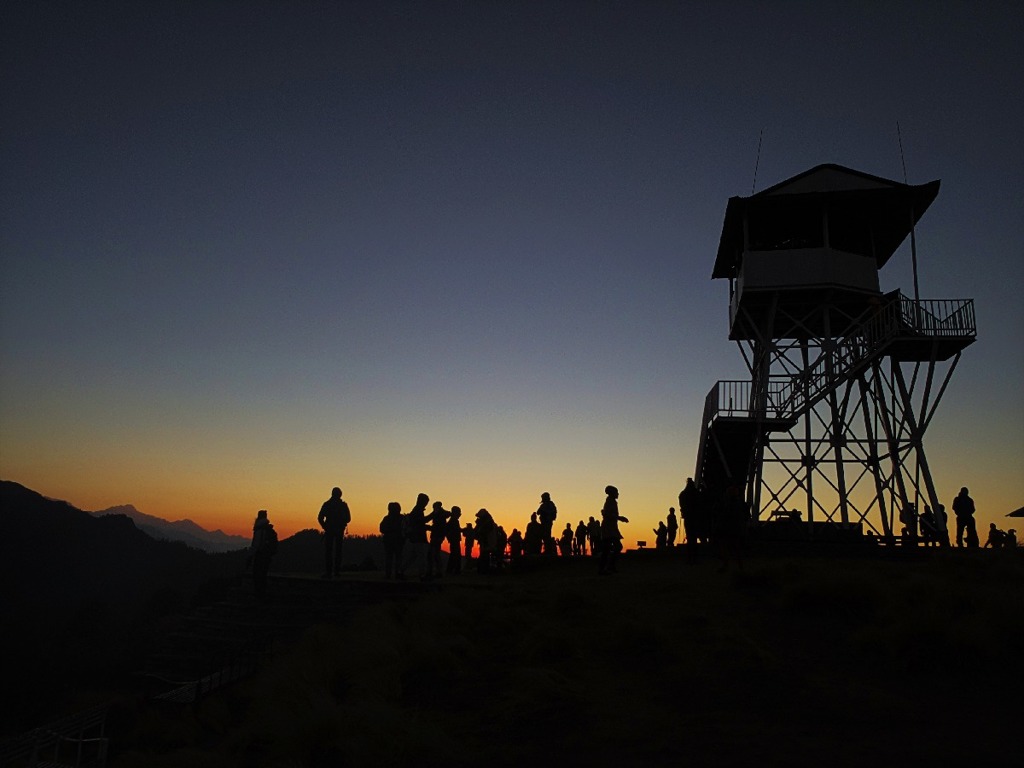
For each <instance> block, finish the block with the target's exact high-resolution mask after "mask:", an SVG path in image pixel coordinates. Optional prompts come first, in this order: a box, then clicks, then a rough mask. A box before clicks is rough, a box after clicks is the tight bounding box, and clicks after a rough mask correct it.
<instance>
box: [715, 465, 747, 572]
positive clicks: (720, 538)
mask: <svg viewBox="0 0 1024 768" xmlns="http://www.w3.org/2000/svg"><path fill="white" fill-rule="evenodd" d="M749 522H750V506H749V505H748V504H747V502H746V501H745V500H744V498H743V495H742V494H741V493H740V489H739V487H738V486H736V485H730V486H729V487H728V488H726V489H725V493H724V494H723V496H722V500H721V503H720V504H719V507H718V509H717V510H716V515H715V543H716V544H717V546H718V553H719V557H720V558H721V559H722V567H721V568H719V570H720V571H724V570H725V569H726V568H727V567H728V566H729V561H730V560H731V559H735V560H736V563H737V564H738V565H739V566H740V567H741V568H742V567H743V539H744V536H745V535H746V531H747V524H748V523H749Z"/></svg>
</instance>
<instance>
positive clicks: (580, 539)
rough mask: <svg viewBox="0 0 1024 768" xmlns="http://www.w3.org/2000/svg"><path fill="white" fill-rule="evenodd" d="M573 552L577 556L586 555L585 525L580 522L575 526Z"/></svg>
mask: <svg viewBox="0 0 1024 768" xmlns="http://www.w3.org/2000/svg"><path fill="white" fill-rule="evenodd" d="M573 552H574V553H575V554H577V555H579V556H581V557H582V556H583V555H585V554H587V524H586V523H584V522H583V521H582V520H580V524H579V525H577V526H576V540H575V542H574V549H573Z"/></svg>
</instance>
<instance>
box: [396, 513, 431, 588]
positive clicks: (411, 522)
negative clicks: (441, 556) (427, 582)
mask: <svg viewBox="0 0 1024 768" xmlns="http://www.w3.org/2000/svg"><path fill="white" fill-rule="evenodd" d="M429 501H430V498H429V497H428V496H427V494H425V493H421V494H420V495H419V496H417V497H416V503H415V504H414V505H413V508H412V509H410V510H409V514H408V515H406V517H405V559H404V560H403V562H402V575H403V576H404V575H405V574H406V571H407V570H408V568H409V566H413V567H414V568H415V569H416V575H417V576H419V577H420V578H421V579H425V578H427V516H426V509H427V504H428V502H429Z"/></svg>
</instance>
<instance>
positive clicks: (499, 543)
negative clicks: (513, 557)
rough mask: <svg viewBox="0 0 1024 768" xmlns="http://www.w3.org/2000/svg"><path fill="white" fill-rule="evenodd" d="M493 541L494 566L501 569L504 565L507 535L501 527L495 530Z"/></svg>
mask: <svg viewBox="0 0 1024 768" xmlns="http://www.w3.org/2000/svg"><path fill="white" fill-rule="evenodd" d="M494 539H495V545H494V555H495V557H494V565H495V566H497V567H498V568H502V567H504V565H505V550H506V549H508V534H507V533H505V529H504V528H503V527H502V526H500V525H499V526H498V527H497V528H495V530H494Z"/></svg>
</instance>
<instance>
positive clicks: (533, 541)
mask: <svg viewBox="0 0 1024 768" xmlns="http://www.w3.org/2000/svg"><path fill="white" fill-rule="evenodd" d="M543 538H544V529H543V527H542V526H541V524H540V523H539V522H537V513H536V512H534V513H533V514H532V515H530V522H528V523H527V524H526V536H525V538H524V542H525V546H526V554H528V555H539V554H540V547H541V541H542V540H543Z"/></svg>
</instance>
